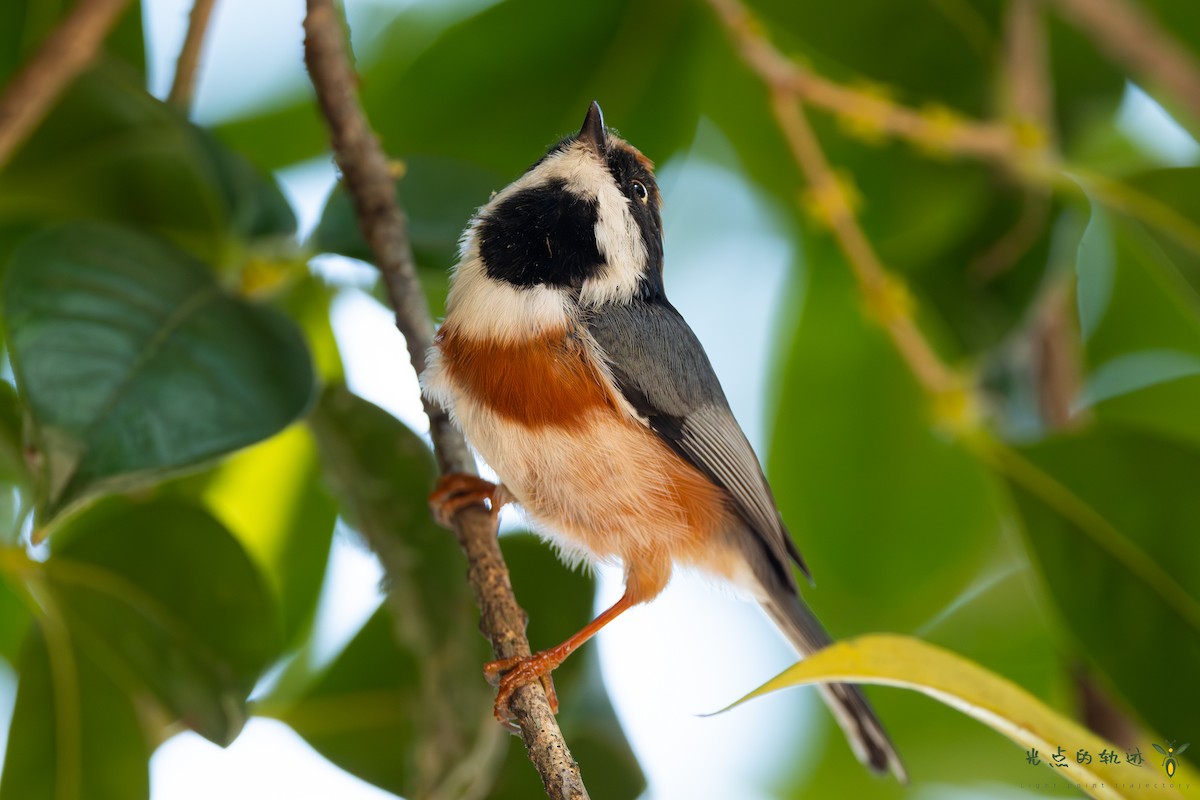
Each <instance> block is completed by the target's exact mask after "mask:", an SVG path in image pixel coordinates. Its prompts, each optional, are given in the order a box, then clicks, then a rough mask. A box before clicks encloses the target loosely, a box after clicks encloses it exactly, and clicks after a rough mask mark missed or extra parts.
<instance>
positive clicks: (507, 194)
mask: <svg viewBox="0 0 1200 800" xmlns="http://www.w3.org/2000/svg"><path fill="white" fill-rule="evenodd" d="M653 167H654V165H653V163H652V162H651V161H650V159H648V158H647V157H646V156H645V155H643V154H642V153H641V152H640V151H639V150H638V149H637V148H635V147H634V146H633V145H631V144H629V143H628V142H626V141H625V140H623V139H622V138H620V136H618V135H617V133H616V132H615V131H612V130H610V129H608V128H606V127H605V124H604V118H603V114H602V112H601V110H600V106H599V105H598V104H597V103H596V102H593V103H592V104H591V105H590V106H589V108H588V110H587V113H586V116H585V117H584V120H583V125H582V127H581V128H580V129H579V132H578V133H577V134H575V135H572V136H567V137H565V138H563V139H562V140H560V141H559V142H557V143H556V144H554V145H553V146H551V147H550V148H549V149H548V151H547V152H546V154H545V155H543V156H542V157H541V158H540V159H538V161H537V162H536V163H534V164H533V165H532V166H531V167H530V168H529V169H528V170H527V171H526V172H525V173H524V174H523V175H521V176H520V177H519V178H517V179H516V180H515V181H514V182H513V183H511V184H510V185H508V186H507V187H505V188H504V189H503V190H501V191H499V192H496V193H493V195H492V196H491V198H490V199H489V200H488V202H487V203H486V204H485V205H484V206H482V207H481V208H480V209H479V210H478V211H477V212H476V213H475V215H474V216H473V217H472V219H471V221H470V223H469V224H468V226H467V228H466V230H465V231H464V233H463V236H462V239H461V241H460V252H459V260H458V263H457V264H456V266H455V267H454V269H453V271H452V274H451V280H450V291H449V295H448V298H447V303H446V315H445V317H444V319H443V321H442V324H441V325H440V327H439V329H438V332H437V334H436V337H435V339H434V344H433V346H432V347H431V349H430V351H429V353H428V358H427V366H426V369H425V370H424V371H423V373H422V376H421V384H422V391H423V392H424V394H425V397H426V399H427V400H429V401H430V402H432V403H434V404H436V405H438V406H440V407H441V408H443V409H444V410H445V411H446V413H447V414H448V415H449V417H450V419H451V421H452V422H453V424H454V425H456V426H457V427H458V428H459V429H460V430H461V432H462V433H463V435H464V436H465V438H466V439H467V441H468V442H469V443H470V445H471V446H472V448H474V450H475V451H476V452H477V453H478V454H479V455H480V456H481V457H482V458H483V460H484V461H485V462H486V463H487V464H488V465H489V466H490V467H491V468H492V469H493V470H494V471H495V473H496V475H497V476H498V478H499V483H492V482H489V481H486V480H484V479H482V478H479V477H477V476H471V475H465V474H450V475H445V476H442V478H441V479H440V480H439V482H438V485H437V487H436V488H435V490H434V492H433V494H432V495H431V497H430V503H431V507H432V508H433V510H434V513H435V515H436V516H437V518H438V519H439V520H440V521H441V522H442V523H443V524H447V525H449V524H450V522H451V521H452V519H453V516H454V515H455V514H456V513H457V512H458V511H459V510H460V509H462V508H464V507H466V506H468V505H475V504H480V505H484V507H486V508H490V510H491V512H492V513H493V514H498V513H499V510H500V508H501V507H502V506H504V505H505V504H508V503H516V504H518V505H520V506H521V507H522V508H523V509H524V511H525V512H526V514H527V515H528V516H529V518H530V519H532V521H533V522H534V523H535V525H536V527H537V529H538V530H539V532H540V533H541V534H542V535H543V536H544V537H545V538H547V539H549V540H550V541H551V543H552V544H553V545H554V546H556V547H557V548H558V550H559V553H560V555H561V556H562V557H563V558H564V560H566V561H568V562H577V561H580V560H590V561H599V562H614V563H616V562H619V563H620V564H621V566H622V568H623V570H624V579H625V591H624V594H623V595H622V596H621V599H620V600H618V601H617V602H616V603H615V604H614V605H613V606H612V607H611V608H609V609H608V610H606V611H604V612H603V613H601V614H600V615H599V616H597V617H596V619H595V620H593V621H592V622H591V623H589V624H588V625H587V626H585V627H584V628H583V629H582V630H580V631H579V632H578V633H576V634H575V635H573V636H572V637H570V638H569V639H567V640H566V641H565V642H563V643H562V644H560V645H558V646H556V647H552V648H550V649H548V650H543V651H541V652H539V653H536V654H534V655H532V656H527V657H524V658H513V659H506V660H500V661H494V662H491V663H490V664H487V665H486V666H485V668H484V672H485V674H486V675H487V677H488V678H489V679H490V680H491V681H492V682H493V683H494V684H496V685H498V692H497V696H496V703H495V714H496V717H497V719H499V720H501V721H502V722H504V721H511V712H510V711H509V710H508V704H509V702H510V701H511V698H512V694H513V692H514V691H515V690H516V689H517V688H519V687H520V686H523V685H525V684H528V683H532V682H534V681H539V680H540V681H541V682H542V683H543V685H544V686H545V687H546V690H547V695H548V698H549V700H550V703H551V707H552V709H553V710H555V711H557V705H558V703H557V698H556V696H555V695H554V691H553V683H552V681H551V680H550V674H551V672H552V671H553V670H554V669H555V668H556V667H557V666H558V665H559V664H561V663H562V661H563V660H565V658H566V657H567V656H568V655H570V653H571V652H573V651H574V650H576V649H577V648H578V647H579V646H580V645H582V644H583V643H584V642H586V641H587V640H588V639H590V638H591V637H592V636H593V635H595V634H596V633H597V632H598V631H599V630H600V629H601V628H603V627H604V626H605V625H607V624H608V623H610V622H611V621H612V620H613V619H615V618H617V617H618V616H619V615H620V614H621V613H622V612H624V611H626V610H627V609H629V608H631V607H633V606H636V605H638V604H640V603H646V602H648V601H650V600H653V599H654V598H655V597H656V596H657V595H658V594H659V593H660V592H662V590H663V589H664V587H665V586H666V585H667V582H668V581H669V579H670V577H671V574H672V570H673V568H674V567H675V566H676V565H679V566H686V567H691V568H695V569H698V570H699V571H701V572H703V573H706V574H708V575H710V576H714V577H715V578H717V579H718V580H723V581H726V582H728V583H730V584H733V586H734V587H736V588H737V589H739V590H740V591H741V592H743V593H747V594H749V596H750V597H752V598H754V599H755V600H756V601H757V602H758V603H759V604H760V605H761V606H762V608H763V609H764V610H765V611H766V612H767V615H768V616H769V617H770V618H771V619H772V620H773V621H774V622H775V624H776V625H777V626H778V627H779V629H780V630H781V631H782V632H783V634H784V635H785V636H786V638H787V639H788V640H789V641H790V642H791V643H792V645H794V647H795V648H796V650H797V651H798V652H799V654H800V655H801V656H802V657H803V656H804V655H806V654H809V653H812V652H814V651H816V650H819V649H821V648H822V647H824V646H826V645H827V644H829V643H830V642H831V641H832V640H831V638H830V636H829V634H828V633H826V631H825V629H824V628H823V627H822V625H821V623H820V622H819V621H818V620H817V618H816V616H815V615H814V614H813V613H812V611H810V610H809V608H808V607H807V606H806V605H805V603H804V601H803V600H802V599H801V596H800V593H799V588H798V583H797V580H796V575H795V570H799V571H800V573H802V574H803V575H804V576H805V577H806V578H807V579H809V580H810V581H811V574H810V572H809V569H808V567H807V565H806V564H805V562H804V559H803V558H802V557H801V555H800V552H799V550H798V549H797V547H796V545H795V543H794V542H793V540H792V537H791V535H790V534H789V532H788V530H787V528H786V527H785V525H784V521H783V519H782V516H781V515H780V512H779V510H778V508H777V507H776V503H775V499H774V496H773V494H772V492H771V488H770V486H769V484H768V483H767V480H766V478H765V476H764V474H763V471H762V467H761V466H760V464H759V461H758V458H757V456H756V455H755V453H754V450H753V449H752V447H751V445H750V443H749V441H748V440H747V439H746V436H745V434H744V433H743V432H742V429H741V428H740V426H739V425H738V423H737V421H736V420H735V419H734V416H733V413H732V412H731V410H730V408H729V403H728V402H727V400H726V398H725V394H724V391H723V390H722V388H721V384H720V382H719V380H718V379H717V376H716V374H715V372H714V370H713V367H712V365H711V364H710V362H709V359H708V356H707V355H706V353H705V351H704V348H703V347H702V345H701V344H700V341H699V340H698V339H697V337H696V335H695V333H693V331H692V329H691V328H690V327H689V326H688V324H687V322H685V321H684V319H683V317H682V316H681V315H680V313H679V312H678V311H677V310H676V309H675V307H674V306H672V305H671V303H670V301H668V300H667V296H666V291H665V288H664V282H663V261H664V251H663V227H662V215H661V204H662V198H661V195H660V192H659V188H658V185H657V183H656V181H655V178H654V170H653ZM820 692H821V694H822V697H823V699H824V700H825V702H826V704H827V705H828V706H829V708H830V709H831V710H832V712H833V715H834V717H835V719H836V721H837V722H838V723H839V725H840V726H841V728H842V729H843V731H844V732H845V734H846V737H847V740H848V742H849V744H850V746H851V749H852V750H853V751H854V753H855V755H856V756H857V757H858V759H859V760H860V761H861V762H863V763H864V764H865V765H866V766H867V767H868V768H869V769H870V770H871V771H873V772H875V773H877V774H880V775H884V774H887V773H888V772H890V773H892V774H893V775H895V776H896V778H898V779H899V780H900V781H901V782H904V781H905V780H906V775H905V770H904V766H903V764H902V762H901V760H900V757H899V755H898V754H897V752H896V748H895V747H894V746H893V744H892V742H891V740H890V738H889V737H888V734H887V733H886V731H885V730H884V728H883V725H882V723H881V722H880V721H879V718H878V717H877V715H876V714H875V712H874V710H873V709H872V707H871V705H870V704H869V703H868V701H867V699H866V697H865V696H864V695H863V693H862V691H861V690H860V689H859V688H858V687H857V686H854V685H851V684H839V683H832V684H823V685H821V686H820Z"/></svg>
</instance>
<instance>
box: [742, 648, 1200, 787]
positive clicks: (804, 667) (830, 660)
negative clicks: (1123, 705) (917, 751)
mask: <svg viewBox="0 0 1200 800" xmlns="http://www.w3.org/2000/svg"><path fill="white" fill-rule="evenodd" d="M839 681H847V682H853V683H874V684H881V685H884V686H898V687H900V688H904V689H913V690H916V691H918V692H921V693H922V694H925V695H928V696H929V697H932V698H933V699H935V700H937V701H939V702H942V703H945V704H946V705H948V706H950V707H952V708H954V709H956V710H958V711H961V712H962V713H964V714H967V715H969V716H971V717H973V718H975V719H976V720H978V721H979V722H982V723H984V724H985V725H988V726H990V727H992V728H994V729H996V731H998V732H999V733H1002V734H1004V735H1005V736H1007V737H1008V738H1010V739H1012V740H1013V741H1014V742H1015V743H1016V744H1018V745H1020V746H1021V747H1023V748H1028V749H1027V750H1026V753H1036V754H1037V755H1036V756H1031V757H1034V758H1038V763H1040V764H1044V765H1045V767H1046V768H1047V769H1050V770H1053V771H1055V772H1059V771H1061V770H1063V769H1064V767H1062V766H1058V765H1056V764H1055V762H1054V760H1053V756H1052V754H1054V755H1062V756H1065V758H1066V767H1065V769H1066V772H1067V774H1069V777H1070V779H1071V782H1072V783H1073V784H1079V788H1081V789H1082V790H1083V791H1084V792H1086V793H1087V794H1088V795H1090V796H1092V797H1096V798H1106V800H1122V798H1129V799H1130V800H1132V799H1133V798H1147V799H1149V798H1154V797H1176V798H1181V797H1183V796H1184V795H1183V793H1182V792H1177V791H1175V788H1174V787H1173V786H1165V785H1163V784H1161V783H1157V782H1155V783H1148V782H1147V779H1146V775H1145V772H1146V770H1145V768H1144V766H1142V767H1139V766H1135V765H1133V764H1129V763H1126V762H1125V761H1124V760H1123V759H1121V758H1118V760H1117V761H1116V762H1115V763H1106V762H1102V761H1100V760H1099V754H1100V753H1101V752H1104V751H1109V752H1116V751H1117V750H1118V748H1117V746H1116V745H1114V744H1112V743H1110V742H1107V741H1105V740H1104V739H1102V738H1101V737H1099V736H1097V735H1096V734H1094V733H1092V732H1091V731H1089V730H1088V729H1087V728H1085V727H1083V726H1082V725H1080V724H1078V723H1076V722H1074V721H1072V720H1070V719H1068V718H1066V717H1064V716H1063V715H1061V714H1059V713H1056V712H1055V711H1054V710H1053V709H1051V708H1047V707H1046V705H1045V704H1043V703H1042V702H1041V701H1039V700H1038V699H1037V698H1035V697H1033V696H1032V695H1030V694H1029V693H1028V692H1026V691H1025V690H1024V689H1022V688H1021V687H1019V686H1017V685H1016V684H1014V683H1012V682H1011V681H1008V680H1005V679H1004V678H1002V677H1000V676H999V675H996V674H995V673H993V672H990V671H989V670H987V669H985V668H983V667H981V666H980V665H979V664H976V663H974V662H972V661H970V660H968V659H965V658H963V657H961V656H958V655H956V654H954V653H951V652H949V651H946V650H943V649H941V648H939V647H933V646H931V645H928V644H925V643H924V642H922V641H920V640H919V639H914V638H911V637H905V636H887V635H875V636H862V637H859V638H856V639H852V640H850V641H845V642H839V643H837V644H833V645H830V646H829V647H827V648H825V649H824V650H821V651H820V652H817V653H814V654H813V655H811V656H809V657H808V658H805V659H804V660H803V661H801V662H800V663H798V664H796V665H795V666H793V667H789V668H788V669H787V670H785V671H784V672H783V673H781V674H780V675H778V676H776V677H775V678H772V679H771V680H770V681H768V682H767V683H765V684H763V685H762V686H761V687H759V688H758V689H755V690H754V691H753V692H751V693H750V694H748V695H746V696H745V697H743V698H742V699H741V700H739V701H738V702H737V703H735V704H734V705H740V704H741V703H744V702H746V701H747V700H750V699H752V698H755V697H760V696H762V695H764V694H768V693H770V692H774V691H777V690H779V689H783V688H786V687H789V686H803V685H805V684H810V683H817V682H820V683H831V682H839ZM1081 751H1087V752H1089V753H1094V754H1095V755H1094V756H1092V757H1091V758H1090V759H1088V760H1087V762H1086V763H1081V762H1080V761H1078V760H1077V759H1076V754H1077V753H1078V752H1081ZM1067 754H1069V755H1067ZM1122 755H1123V754H1122ZM1031 764H1032V762H1031ZM1032 765H1033V766H1037V764H1032ZM1060 777H1061V775H1060ZM1034 780H1037V779H1036V778H1035V779H1034ZM1182 781H1183V778H1182V777H1181V779H1180V783H1182Z"/></svg>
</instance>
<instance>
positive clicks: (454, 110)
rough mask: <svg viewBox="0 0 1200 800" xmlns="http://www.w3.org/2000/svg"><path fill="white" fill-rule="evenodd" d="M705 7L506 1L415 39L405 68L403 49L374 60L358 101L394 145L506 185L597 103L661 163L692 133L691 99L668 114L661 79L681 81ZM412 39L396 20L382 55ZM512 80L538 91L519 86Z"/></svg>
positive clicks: (671, 1) (667, 2)
mask: <svg viewBox="0 0 1200 800" xmlns="http://www.w3.org/2000/svg"><path fill="white" fill-rule="evenodd" d="M704 13H707V12H706V10H705V9H701V8H698V7H697V5H696V4H694V3H689V2H686V1H685V0H664V2H658V3H651V4H646V3H631V2H619V3H588V4H583V5H576V6H566V5H555V4H546V3H544V2H542V1H541V0H508V2H504V3H498V4H496V5H494V6H491V7H490V8H487V9H485V10H484V11H481V12H479V13H478V14H475V15H474V16H472V17H470V18H468V19H466V20H464V21H462V22H460V23H458V24H456V25H454V26H452V27H450V28H449V29H448V30H446V31H445V32H444V33H442V34H441V35H440V36H439V37H438V38H437V39H436V40H434V41H433V42H432V44H430V45H428V46H427V47H426V48H423V49H422V48H420V47H418V48H413V47H412V46H411V44H410V45H409V47H408V52H413V51H414V49H415V51H416V52H418V53H419V55H417V57H416V58H415V59H414V60H413V61H412V63H411V64H409V63H407V62H406V61H405V60H403V59H404V57H403V56H402V57H401V58H400V63H398V64H395V65H394V66H392V65H391V64H388V63H386V62H385V63H381V64H380V66H379V67H378V68H377V69H373V70H372V71H371V72H370V73H369V74H368V76H367V78H366V79H365V80H364V84H363V99H364V103H365V104H366V108H367V113H368V115H369V116H370V118H371V122H372V124H373V125H374V127H375V128H376V130H378V131H379V133H380V135H381V136H382V137H383V140H384V144H385V146H386V147H387V149H388V151H389V152H391V153H394V154H397V155H400V156H407V155H409V154H437V155H444V156H448V157H452V158H463V157H464V154H469V158H470V160H471V161H472V162H473V163H474V164H476V165H478V166H480V167H483V168H485V169H490V170H494V171H495V172H497V173H499V174H500V175H502V176H504V178H505V180H511V179H512V178H515V177H516V176H517V175H518V174H519V173H520V172H521V171H523V170H524V169H525V168H526V167H527V166H528V165H530V164H532V163H533V162H534V161H536V160H537V159H538V157H540V156H541V155H542V154H543V152H544V149H545V148H546V147H547V146H548V145H550V144H552V143H553V142H554V141H555V140H556V139H557V138H558V137H559V136H563V135H566V134H571V133H575V132H576V131H577V130H578V129H579V124H580V122H581V121H582V120H583V115H584V113H585V112H586V111H587V106H588V103H589V102H591V101H592V100H598V101H599V102H600V105H601V106H602V107H603V108H604V110H605V112H606V114H607V121H608V123H609V124H610V125H613V126H615V127H617V128H619V129H620V130H622V131H624V132H625V133H626V134H627V135H628V136H630V137H631V138H632V139H633V141H634V142H635V144H638V146H639V147H642V148H644V149H645V150H647V151H648V152H649V153H650V154H651V155H652V157H653V158H655V159H658V160H662V159H665V158H667V157H668V156H669V155H670V154H671V153H672V152H674V151H675V150H678V149H681V148H682V147H684V146H685V145H686V144H687V142H688V141H689V140H690V138H691V136H692V133H693V132H694V130H695V123H696V119H697V115H696V110H695V109H693V108H691V107H690V104H683V103H680V104H679V105H674V106H673V108H674V109H675V110H677V111H678V112H680V113H664V109H663V106H662V104H663V103H671V100H670V99H669V98H670V97H671V92H669V91H666V89H667V87H668V86H669V87H670V88H672V89H674V88H676V87H677V84H678V81H677V80H676V81H675V82H667V81H666V76H667V75H672V76H676V77H677V78H678V76H679V69H680V66H679V65H678V64H676V63H675V61H674V59H675V57H676V56H677V55H679V47H685V46H686V47H690V42H688V40H687V38H686V37H681V36H679V35H678V34H679V33H681V31H682V30H684V29H685V26H686V25H687V24H688V21H689V20H691V19H695V18H696V17H698V16H699V15H701V14H704ZM410 37H411V34H409V33H408V32H407V31H406V29H405V23H404V22H403V21H397V22H396V23H395V24H394V25H393V28H392V30H390V31H389V32H387V33H385V34H384V35H383V36H382V37H381V39H380V43H379V47H380V51H381V52H405V50H404V48H403V47H400V46H398V44H400V43H404V44H408V43H409V42H410V41H411V39H410ZM631 53H633V54H637V55H636V58H631V57H630V55H629V54H631ZM684 61H685V63H687V62H688V61H690V59H685V60H684ZM497 65H504V68H503V69H498V68H497ZM548 65H553V66H552V67H548ZM515 86H536V87H538V90H537V91H536V92H514V91H513V87H515ZM684 97H686V95H684ZM680 99H681V100H682V99H683V98H680ZM413 109H420V113H412V110H413ZM497 131H503V135H497V134H496V132H497ZM495 188H497V189H499V188H501V187H499V186H497V187H495ZM486 199H487V198H486V197H482V198H479V199H478V200H477V201H476V203H477V204H482V203H483V202H485V201H486Z"/></svg>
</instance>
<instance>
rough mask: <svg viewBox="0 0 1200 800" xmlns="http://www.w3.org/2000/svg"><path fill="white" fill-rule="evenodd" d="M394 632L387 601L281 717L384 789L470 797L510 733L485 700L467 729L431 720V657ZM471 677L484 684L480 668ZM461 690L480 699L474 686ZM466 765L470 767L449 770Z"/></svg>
mask: <svg viewBox="0 0 1200 800" xmlns="http://www.w3.org/2000/svg"><path fill="white" fill-rule="evenodd" d="M396 630H397V628H396V623H395V620H394V618H393V616H392V614H391V612H390V610H389V607H388V606H387V605H384V606H383V607H381V608H380V609H379V610H378V611H376V612H375V614H374V616H372V617H371V619H370V620H368V621H367V623H366V624H365V625H364V626H363V628H362V630H360V631H359V632H358V634H357V635H356V636H355V637H354V639H353V641H351V642H350V644H349V645H347V647H346V649H345V650H344V651H342V654H341V655H339V656H338V658H337V660H336V661H334V663H333V664H332V665H331V666H330V667H329V669H328V670H326V671H325V673H324V674H323V675H322V676H321V678H320V679H319V680H318V681H317V683H316V684H315V685H313V686H312V687H311V688H310V689H309V690H308V691H307V692H305V693H304V695H303V696H302V697H301V698H299V699H298V700H296V701H294V702H292V703H289V704H288V705H287V706H286V707H285V708H284V709H282V712H281V713H280V714H279V718H280V719H281V720H283V721H284V722H286V723H287V724H289V725H290V726H292V728H293V729H294V730H295V731H296V732H297V733H299V734H300V735H301V736H303V737H304V739H305V740H306V741H307V742H308V743H309V744H311V745H312V746H313V747H314V748H315V749H316V750H317V751H318V752H319V753H321V754H322V755H323V756H325V757H326V758H328V759H329V760H330V761H332V762H333V763H335V764H337V765H338V766H340V767H341V768H342V769H345V770H347V771H348V772H350V773H351V774H353V775H356V776H358V777H359V778H362V779H363V780H365V781H368V782H369V783H372V784H374V785H375V786H378V787H380V788H382V789H386V790H387V791H390V792H393V793H395V794H403V795H405V796H409V797H417V798H421V797H432V796H434V791H435V790H434V787H437V794H436V796H438V797H445V798H454V797H467V796H472V795H470V793H469V792H468V791H467V789H468V788H470V787H471V786H476V787H477V786H478V785H485V784H486V783H487V781H488V780H489V777H488V775H489V765H490V764H491V763H492V762H494V761H495V753H497V752H498V750H499V748H501V747H503V746H504V745H505V742H506V741H507V740H508V738H509V737H508V735H507V734H506V733H505V731H504V730H503V729H502V728H501V727H500V726H499V725H497V724H496V723H495V721H494V720H492V718H491V713H490V708H489V706H488V704H487V703H486V702H479V703H478V704H477V707H476V709H475V710H476V712H477V714H476V715H475V717H476V718H475V725H474V726H473V729H470V730H459V731H455V730H454V729H453V727H452V726H448V725H446V724H445V721H444V720H438V719H437V718H436V717H431V715H435V714H436V713H437V712H438V709H437V707H436V706H437V705H438V702H437V701H435V700H434V698H431V697H430V696H429V691H430V688H429V687H430V681H431V678H432V676H431V672H432V671H433V670H434V669H435V667H433V665H431V664H430V663H428V660H429V659H430V658H431V657H433V656H432V655H431V654H428V653H422V652H419V651H415V650H413V649H411V648H409V647H406V646H401V645H399V644H397V639H396ZM476 638H479V637H478V634H476ZM482 664H483V661H482V660H481V661H479V662H477V663H476V664H475V667H476V669H477V670H481V669H482ZM472 677H473V678H474V680H475V682H477V683H480V684H483V685H484V687H485V688H486V683H484V681H483V678H482V672H476V674H474V675H473V676H472ZM433 680H436V679H433ZM458 690H459V691H463V690H465V693H466V694H467V695H468V696H475V697H476V699H478V700H482V696H481V693H480V692H478V691H471V687H468V686H463V687H458ZM268 708H269V707H268ZM442 710H443V711H445V710H446V709H445V708H443V709H442ZM464 734H466V735H468V736H467V738H460V737H462V736H463V735H464ZM446 737H450V738H446ZM450 756H453V759H456V760H447V759H448V758H449V757H450ZM429 758H434V759H437V760H438V763H437V772H436V773H429V772H428V770H429V766H428V764H427V763H426V762H427V760H428V759H429ZM463 764H471V765H472V768H471V769H470V770H467V771H466V772H464V771H463V770H462V769H459V770H457V771H456V770H454V767H455V766H461V765H463ZM435 779H436V781H435ZM489 796H490V795H489Z"/></svg>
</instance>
